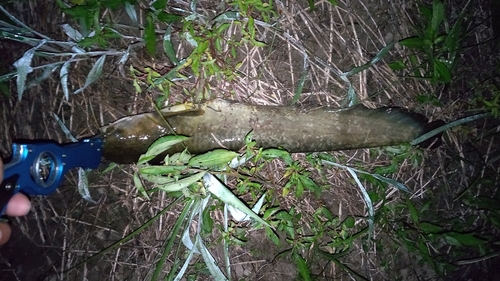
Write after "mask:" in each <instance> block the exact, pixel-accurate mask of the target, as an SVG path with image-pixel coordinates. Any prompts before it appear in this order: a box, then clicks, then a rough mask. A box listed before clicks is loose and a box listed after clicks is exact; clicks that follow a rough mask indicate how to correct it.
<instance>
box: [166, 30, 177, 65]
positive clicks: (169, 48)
mask: <svg viewBox="0 0 500 281" xmlns="http://www.w3.org/2000/svg"><path fill="white" fill-rule="evenodd" d="M171 35H172V24H169V25H168V27H167V30H166V31H165V35H164V36H163V51H164V52H165V54H166V55H167V58H168V59H169V60H170V61H171V62H172V63H173V64H175V65H178V64H179V60H178V59H177V56H176V55H175V50H174V46H173V44H172V36H171Z"/></svg>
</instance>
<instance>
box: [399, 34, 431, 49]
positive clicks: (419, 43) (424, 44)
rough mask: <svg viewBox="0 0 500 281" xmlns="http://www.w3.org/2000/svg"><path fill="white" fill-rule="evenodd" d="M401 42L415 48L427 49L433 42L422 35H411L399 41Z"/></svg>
mask: <svg viewBox="0 0 500 281" xmlns="http://www.w3.org/2000/svg"><path fill="white" fill-rule="evenodd" d="M399 44H401V45H403V46H405V47H407V48H413V49H421V50H425V49H427V48H430V46H431V43H430V41H428V40H425V39H422V38H420V37H410V38H406V39H403V40H401V41H399Z"/></svg>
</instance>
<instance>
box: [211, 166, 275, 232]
mask: <svg viewBox="0 0 500 281" xmlns="http://www.w3.org/2000/svg"><path fill="white" fill-rule="evenodd" d="M203 182H204V184H205V186H206V188H207V190H208V191H210V193H212V194H213V195H215V196H217V198H219V199H220V200H222V202H224V203H226V204H228V205H231V206H233V207H235V208H236V209H238V210H240V211H242V212H243V213H245V214H246V215H248V216H250V217H251V218H253V219H254V220H256V221H258V222H260V223H262V224H263V225H265V226H268V227H271V226H270V225H269V224H268V223H267V222H266V221H264V220H263V219H262V218H260V217H259V216H258V215H257V214H256V213H254V212H253V211H252V210H251V209H250V208H248V207H247V205H245V204H244V203H243V202H241V200H240V199H239V198H238V197H236V196H235V195H234V194H233V193H232V192H231V190H229V189H228V188H227V187H226V186H225V185H223V184H222V183H221V182H220V181H219V180H218V179H217V178H216V177H214V176H213V175H212V174H210V173H206V174H205V176H204V177H203Z"/></svg>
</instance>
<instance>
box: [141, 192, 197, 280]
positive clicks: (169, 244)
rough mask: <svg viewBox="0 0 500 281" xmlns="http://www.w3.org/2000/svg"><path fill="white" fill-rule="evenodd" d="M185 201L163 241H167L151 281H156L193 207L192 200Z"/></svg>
mask: <svg viewBox="0 0 500 281" xmlns="http://www.w3.org/2000/svg"><path fill="white" fill-rule="evenodd" d="M187 200H188V202H187V204H186V205H185V206H184V208H183V209H182V212H181V213H180V214H179V217H178V218H177V220H176V221H175V224H174V227H173V228H172V231H170V234H169V236H168V237H167V238H166V239H165V241H168V242H167V244H166V246H165V249H163V253H162V255H161V258H160V260H159V261H158V263H157V264H156V268H155V271H154V273H153V276H152V277H151V280H152V281H155V280H158V277H159V276H160V273H161V270H162V269H163V265H164V264H165V261H166V259H167V257H168V255H169V254H170V253H171V252H172V247H173V245H174V242H175V240H176V238H177V237H178V236H179V235H180V230H181V227H182V225H183V224H184V223H185V221H186V217H187V215H188V213H189V211H191V209H192V207H193V203H194V200H193V199H191V198H188V199H187ZM174 272H175V271H174V270H171V272H169V274H168V275H169V276H170V275H171V273H172V274H173V273H174ZM172 276H173V275H172ZM166 279H167V280H168V279H169V278H168V277H167V278H166Z"/></svg>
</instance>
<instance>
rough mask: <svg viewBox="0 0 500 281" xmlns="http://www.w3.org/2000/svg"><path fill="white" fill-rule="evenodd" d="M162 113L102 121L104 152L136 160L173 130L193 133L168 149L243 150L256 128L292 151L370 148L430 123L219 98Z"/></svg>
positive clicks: (395, 111)
mask: <svg viewBox="0 0 500 281" xmlns="http://www.w3.org/2000/svg"><path fill="white" fill-rule="evenodd" d="M160 112H161V114H160ZM160 112H152V113H143V114H138V115H134V116H128V117H124V118H121V119H119V120H117V121H115V122H113V123H111V124H109V125H106V126H103V127H102V128H101V134H102V136H103V140H104V146H103V156H104V157H105V158H107V159H109V160H111V161H114V162H116V163H133V162H135V161H137V160H138V159H139V157H140V155H141V154H143V153H145V152H146V151H147V149H148V147H149V146H150V145H151V144H152V143H153V142H154V141H155V140H157V139H158V138H160V137H162V136H165V135H169V134H177V135H184V136H188V137H190V138H189V139H188V140H187V141H185V142H184V144H178V145H175V146H173V147H172V148H170V149H169V150H168V151H167V153H169V154H173V153H176V152H181V151H183V150H184V149H185V148H187V150H188V151H189V152H190V153H193V154H200V153H204V152H207V151H210V150H213V149H217V148H226V149H229V150H234V151H238V150H240V149H241V148H243V147H244V146H245V136H246V135H247V134H248V133H249V132H251V131H252V132H253V139H254V140H255V142H256V145H257V146H258V147H263V148H271V147H276V148H277V147H280V148H283V149H286V150H287V151H289V152H321V151H336V150H345V149H355V148H369V147H377V146H389V145H397V144H402V143H408V142H410V141H412V140H413V139H415V138H417V137H418V136H420V135H422V134H423V133H425V132H426V126H427V119H426V118H425V117H424V116H422V115H420V114H416V113H411V112H408V111H406V110H404V109H401V108H393V107H383V108H377V109H369V108H367V107H365V106H363V105H357V106H354V107H349V108H344V109H338V108H329V107H322V108H317V109H311V110H304V109H300V108H298V107H292V106H267V105H251V104H244V103H239V102H233V101H227V100H222V99H214V100H210V101H207V102H204V103H201V104H197V105H193V104H181V105H176V106H172V107H168V108H165V109H163V110H161V111H160Z"/></svg>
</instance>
